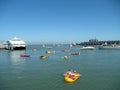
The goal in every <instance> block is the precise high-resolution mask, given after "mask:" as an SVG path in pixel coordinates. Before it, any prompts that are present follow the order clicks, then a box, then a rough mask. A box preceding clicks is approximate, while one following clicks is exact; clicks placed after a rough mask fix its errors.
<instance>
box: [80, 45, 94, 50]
mask: <svg viewBox="0 0 120 90" xmlns="http://www.w3.org/2000/svg"><path fill="white" fill-rule="evenodd" d="M80 49H81V50H94V49H95V47H93V46H83V47H82V48H80Z"/></svg>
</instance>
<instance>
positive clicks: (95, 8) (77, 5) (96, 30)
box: [0, 0, 120, 43]
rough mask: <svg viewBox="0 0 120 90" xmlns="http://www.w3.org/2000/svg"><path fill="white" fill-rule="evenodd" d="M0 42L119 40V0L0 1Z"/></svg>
mask: <svg viewBox="0 0 120 90" xmlns="http://www.w3.org/2000/svg"><path fill="white" fill-rule="evenodd" d="M0 31H1V34H0V41H3V40H8V39H11V38H13V37H15V36H16V37H18V38H21V39H23V40H25V41H27V42H31V43H64V42H66V43H72V42H82V41H88V40H89V39H93V38H97V39H98V40H120V1H119V0H0Z"/></svg>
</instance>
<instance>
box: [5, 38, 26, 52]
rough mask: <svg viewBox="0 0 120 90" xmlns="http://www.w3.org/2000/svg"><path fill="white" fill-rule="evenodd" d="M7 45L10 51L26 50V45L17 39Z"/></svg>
mask: <svg viewBox="0 0 120 90" xmlns="http://www.w3.org/2000/svg"><path fill="white" fill-rule="evenodd" d="M7 44H8V49H9V50H25V49H26V43H25V42H24V41H23V40H21V39H18V38H16V37H14V38H13V39H11V40H9V41H7Z"/></svg>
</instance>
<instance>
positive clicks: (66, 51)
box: [62, 50, 70, 52]
mask: <svg viewBox="0 0 120 90" xmlns="http://www.w3.org/2000/svg"><path fill="white" fill-rule="evenodd" d="M62 52H70V50H62Z"/></svg>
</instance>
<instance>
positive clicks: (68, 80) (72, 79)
mask: <svg viewBox="0 0 120 90" xmlns="http://www.w3.org/2000/svg"><path fill="white" fill-rule="evenodd" d="M80 76H81V75H80V74H77V75H75V76H74V78H70V77H69V75H68V76H65V78H64V80H65V81H66V82H68V83H73V82H75V81H76V80H77V79H79V78H80Z"/></svg>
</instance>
